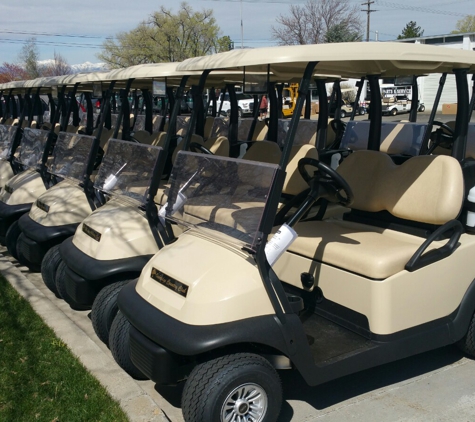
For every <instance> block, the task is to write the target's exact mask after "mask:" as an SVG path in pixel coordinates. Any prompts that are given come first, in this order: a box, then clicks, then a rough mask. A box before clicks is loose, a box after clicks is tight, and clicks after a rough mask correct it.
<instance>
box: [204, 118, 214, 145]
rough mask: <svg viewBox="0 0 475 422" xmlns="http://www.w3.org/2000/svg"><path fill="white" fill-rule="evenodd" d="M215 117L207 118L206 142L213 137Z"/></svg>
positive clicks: (205, 128)
mask: <svg viewBox="0 0 475 422" xmlns="http://www.w3.org/2000/svg"><path fill="white" fill-rule="evenodd" d="M213 123H214V117H213V116H206V120H205V127H204V134H203V135H204V139H205V141H206V140H207V139H208V138H209V137H210V136H211V130H212V129H213Z"/></svg>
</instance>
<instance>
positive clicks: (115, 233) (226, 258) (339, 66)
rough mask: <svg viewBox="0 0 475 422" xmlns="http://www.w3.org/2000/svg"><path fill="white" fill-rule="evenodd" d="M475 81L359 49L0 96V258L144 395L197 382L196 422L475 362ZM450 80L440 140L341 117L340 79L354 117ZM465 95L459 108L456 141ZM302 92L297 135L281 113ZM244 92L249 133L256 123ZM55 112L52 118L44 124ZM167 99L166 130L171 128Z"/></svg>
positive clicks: (435, 129)
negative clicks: (411, 364) (440, 354)
mask: <svg viewBox="0 0 475 422" xmlns="http://www.w3.org/2000/svg"><path fill="white" fill-rule="evenodd" d="M474 71H475V56H474V54H473V52H467V51H461V50H460V51H459V50H454V49H445V48H442V47H434V46H424V45H415V44H402V43H394V44H392V43H351V44H345V43H341V44H329V45H307V46H291V47H273V48H259V49H252V50H234V51H230V52H226V53H220V54H216V55H210V56H205V57H198V58H193V59H188V60H186V61H184V62H182V63H174V64H150V65H140V66H134V67H131V68H127V69H119V70H114V71H111V72H105V73H93V74H83V75H81V74H79V75H70V76H64V77H55V78H42V79H37V80H34V81H29V82H16V83H15V82H12V83H10V84H3V85H0V92H1V94H2V95H3V99H4V101H5V107H4V108H3V110H1V111H2V116H1V118H2V125H0V145H1V147H2V151H1V157H2V160H1V162H0V181H1V183H0V185H1V191H0V240H2V241H3V242H4V243H5V244H6V246H7V248H8V251H9V252H10V253H11V254H12V255H13V256H14V257H15V258H16V259H17V260H18V261H19V262H20V263H22V264H24V265H26V266H28V267H29V268H30V269H31V270H32V271H41V273H42V276H43V280H44V282H45V284H46V285H47V286H48V288H49V289H50V290H51V291H52V292H54V293H55V294H56V296H57V297H58V298H62V299H64V300H65V301H66V302H68V303H69V304H70V305H71V307H72V308H74V309H78V310H84V309H92V311H91V319H92V323H93V325H94V329H95V331H96V333H97V335H98V337H99V338H100V339H101V340H102V341H104V342H105V343H106V344H108V346H109V347H110V349H111V352H112V355H113V356H114V358H115V359H116V361H117V362H118V364H119V365H120V366H121V367H122V368H123V369H124V370H126V371H127V372H128V373H129V374H130V375H131V376H133V377H135V378H138V379H151V380H152V381H154V382H155V383H157V384H177V383H179V382H184V383H185V386H184V391H183V396H182V410H183V415H184V418H185V420H186V421H201V422H209V421H254V422H256V421H266V422H270V421H276V420H277V419H278V416H279V413H280V408H281V403H282V397H283V393H282V385H281V381H280V378H279V372H281V371H286V370H296V371H298V372H299V373H300V374H301V375H302V377H303V379H304V380H305V381H306V382H307V383H308V384H309V385H317V384H321V383H324V382H326V381H329V380H332V379H335V378H338V377H342V376H344V375H347V374H350V373H354V372H357V371H361V370H363V369H366V368H370V367H374V366H377V365H381V364H384V363H386V362H390V361H394V360H397V359H402V358H404V357H407V356H410V355H414V354H417V353H421V352H425V351H428V350H431V349H434V348H438V347H441V346H445V345H448V344H453V343H457V344H459V345H460V347H461V348H462V349H463V350H464V351H465V352H466V353H468V354H469V355H471V356H475V319H474V316H473V315H474V311H475V284H474V282H473V281H474V278H475V261H474V260H473V259H471V257H472V256H473V254H474V253H475V237H472V235H473V233H474V226H475V217H474V216H475V214H474V212H475V204H473V202H474V201H475V199H474V198H475V193H474V191H475V190H473V189H472V188H473V187H474V186H475V165H474V163H475V161H474V158H475V132H474V129H473V128H472V124H471V123H470V118H471V110H472V109H473V105H474V104H473V103H474V98H475V96H474V95H473V92H472V99H471V100H470V90H469V85H470V80H471V75H472V74H473V73H474ZM433 73H437V74H440V75H441V76H440V85H439V90H438V92H437V94H436V98H435V99H434V110H433V112H432V115H431V116H430V119H429V122H428V123H418V122H417V121H416V119H417V104H416V103H415V104H414V107H413V108H414V109H413V110H412V109H411V112H410V115H409V120H408V121H400V122H383V121H382V117H381V114H382V113H381V110H378V107H381V101H380V99H379V98H374V99H373V101H372V102H371V104H372V105H373V106H372V108H371V112H370V114H369V119H368V120H363V121H355V120H354V119H353V118H354V116H352V118H351V119H350V121H349V122H348V123H347V124H346V125H344V124H342V123H341V121H339V120H331V119H329V118H328V114H329V113H328V111H329V110H328V103H327V94H326V89H325V84H326V83H328V82H332V83H335V84H334V88H335V89H334V90H333V91H334V92H335V101H336V104H339V103H341V92H340V94H339V93H338V91H339V90H338V81H339V80H340V79H341V78H357V79H360V80H361V82H363V81H364V79H365V78H366V79H367V80H368V83H369V85H370V90H371V93H378V94H377V95H378V96H379V92H380V90H379V80H380V79H381V78H382V77H399V76H412V77H413V95H416V97H417V78H418V77H423V76H424V75H428V74H433ZM450 77H452V78H455V80H456V86H457V98H458V101H457V102H458V109H457V115H456V119H455V121H454V122H451V123H450V124H444V123H441V122H437V121H435V120H434V118H435V111H436V109H437V104H438V101H439V100H440V97H441V94H442V90H443V88H444V84H445V80H446V79H447V78H450ZM295 82H298V83H299V95H298V100H297V104H296V111H295V112H294V114H293V117H292V119H291V120H286V121H284V120H282V119H279V104H280V106H281V104H282V101H279V95H282V87H283V83H295ZM311 84H315V85H316V86H317V88H318V90H319V95H321V97H322V101H320V112H319V118H318V120H311V119H310V118H309V117H310V106H309V105H310V102H309V101H307V102H305V99H306V98H308V96H307V94H308V91H309V87H310V86H311ZM236 85H242V86H243V87H244V91H245V92H246V93H249V94H251V95H253V97H254V101H255V107H254V111H255V113H254V116H253V117H252V118H247V119H246V118H239V116H238V114H239V113H238V107H237V100H236V93H235V89H234V87H235V86H236ZM361 86H362V83H359V87H360V89H359V91H360V92H361ZM205 89H206V90H209V92H210V101H211V102H210V104H211V103H212V102H213V101H212V100H213V94H212V93H213V92H214V90H215V89H221V92H222V90H223V89H224V90H226V91H227V92H228V93H229V98H230V101H231V105H232V106H231V112H230V114H229V116H228V118H222V117H216V116H220V113H219V110H216V107H214V110H213V113H212V115H211V116H209V115H208V116H207V115H206V114H207V113H206V112H207V111H208V106H207V105H205V104H203V101H202V98H203V92H204V90H205ZM188 90H191V93H192V95H193V105H194V109H193V112H192V114H191V116H188V117H186V118H185V117H184V116H180V115H179V111H180V102H181V100H182V98H183V95H184V92H185V91H188ZM414 91H415V93H414ZM131 92H140V95H141V96H142V98H143V102H144V104H145V105H146V107H144V112H145V114H144V115H143V116H142V117H141V119H139V116H138V115H133V114H132V115H131V113H130V112H131V107H130V103H129V101H128V98H129V97H130V95H129V94H130V93H131ZM98 93H100V94H101V95H102V97H103V101H102V102H101V112H100V114H99V115H98V116H97V115H95V114H94V113H93V106H92V104H91V98H92V97H93V96H94V97H97V95H98ZM263 94H266V95H267V96H268V98H269V104H270V109H271V112H270V118H269V121H268V122H261V121H259V120H258V106H257V105H258V103H259V96H260V95H263ZM40 95H46V96H47V97H48V98H49V103H50V109H51V112H50V114H49V118H47V117H46V116H43V115H40V114H38V115H35V114H34V113H35V110H38V107H35V103H36V102H37V101H38V99H39V98H40ZM375 95H376V94H375ZM157 96H158V97H166V98H167V99H168V102H169V103H170V104H171V108H170V109H171V110H172V111H171V113H170V114H168V113H167V112H166V110H165V109H163V110H162V113H161V114H160V115H155V116H154V115H153V113H152V111H153V109H154V107H153V106H152V104H153V101H154V98H156V97H157ZM339 96H340V98H339ZM77 98H79V99H80V100H79V103H80V104H85V107H84V109H85V111H84V110H83V107H78V101H77ZM117 98H119V99H120V102H119V103H120V108H118V107H117V103H118V102H117ZM162 103H165V101H162ZM214 104H216V101H214ZM411 107H412V106H411ZM211 108H213V107H211ZM301 115H302V116H303V118H301V117H300V116H301ZM337 115H338V114H337ZM284 390H285V385H284Z"/></svg>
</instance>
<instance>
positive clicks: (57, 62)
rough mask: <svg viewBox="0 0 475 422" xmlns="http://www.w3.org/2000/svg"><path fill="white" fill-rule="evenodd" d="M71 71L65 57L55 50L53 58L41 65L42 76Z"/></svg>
mask: <svg viewBox="0 0 475 422" xmlns="http://www.w3.org/2000/svg"><path fill="white" fill-rule="evenodd" d="M71 73H72V69H71V66H69V64H68V62H67V61H66V59H65V58H64V57H63V56H62V55H61V54H60V53H57V52H56V51H55V52H54V59H53V60H52V61H51V62H50V63H48V64H46V65H44V66H42V67H41V75H42V76H61V75H69V74H71Z"/></svg>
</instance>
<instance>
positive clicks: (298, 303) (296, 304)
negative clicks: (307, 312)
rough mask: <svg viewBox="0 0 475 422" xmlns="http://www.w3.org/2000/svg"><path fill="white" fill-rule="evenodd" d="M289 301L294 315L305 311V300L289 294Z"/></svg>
mask: <svg viewBox="0 0 475 422" xmlns="http://www.w3.org/2000/svg"><path fill="white" fill-rule="evenodd" d="M287 300H288V301H289V303H290V307H291V309H292V312H293V313H295V314H298V313H299V312H300V311H303V308H304V306H303V299H302V298H301V297H300V296H297V295H290V294H288V295H287Z"/></svg>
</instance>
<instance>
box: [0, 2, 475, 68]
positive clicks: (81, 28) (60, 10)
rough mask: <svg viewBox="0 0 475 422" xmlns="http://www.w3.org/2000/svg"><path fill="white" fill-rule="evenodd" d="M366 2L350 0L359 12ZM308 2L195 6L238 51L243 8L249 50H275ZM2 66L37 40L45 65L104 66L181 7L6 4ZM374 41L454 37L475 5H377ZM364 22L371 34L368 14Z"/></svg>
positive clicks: (0, 29) (1, 16) (0, 14)
mask: <svg viewBox="0 0 475 422" xmlns="http://www.w3.org/2000/svg"><path fill="white" fill-rule="evenodd" d="M364 1H365V0H350V3H351V4H354V5H357V6H358V7H359V9H364V8H366V6H361V3H363V2H364ZM304 2H305V0H244V1H242V2H241V1H240V0H190V1H189V2H188V3H189V4H190V5H191V6H192V7H193V9H194V10H201V9H203V8H207V9H208V8H209V9H213V11H214V16H215V18H216V20H217V22H218V24H219V26H220V28H221V31H222V35H229V36H230V37H231V39H232V40H233V41H235V45H236V47H240V45H241V26H240V20H241V7H242V11H243V13H242V16H243V27H244V37H243V38H244V40H243V43H244V46H247V47H259V46H269V45H275V41H273V40H272V37H271V27H272V25H275V24H276V18H277V17H278V16H279V15H282V14H285V13H286V12H287V11H288V9H289V5H290V4H303V3H304ZM0 3H1V4H0V63H3V62H15V61H16V60H17V58H18V53H19V51H20V49H21V47H22V45H23V44H22V43H23V42H24V41H25V40H26V39H27V38H28V37H31V36H36V38H37V43H38V47H39V51H40V60H46V59H50V58H52V57H53V53H54V51H55V50H56V51H57V52H59V53H61V54H62V55H63V56H64V57H65V58H66V60H67V61H68V62H69V63H70V64H77V63H83V62H86V61H90V62H98V61H99V60H98V58H97V57H96V55H97V53H99V52H100V46H101V43H102V41H103V40H104V39H105V38H106V37H111V36H114V35H115V34H116V33H117V32H120V31H128V30H130V29H132V28H134V27H135V26H136V25H137V24H138V23H139V22H141V21H142V20H144V19H146V18H147V16H149V15H150V14H151V13H152V12H153V11H155V10H157V9H158V8H159V6H160V5H164V6H165V7H167V8H170V9H172V10H175V11H176V10H177V7H178V2H177V1H170V0H162V1H161V2H160V3H159V2H157V1H153V0H136V1H130V0H114V1H113V2H111V1H104V0H80V1H77V2H72V1H68V0H48V1H38V0H17V1H7V0H0ZM371 8H372V9H375V10H376V11H375V12H373V13H371V33H370V38H371V39H372V40H374V39H375V36H376V35H375V34H376V31H377V32H378V38H379V40H382V41H386V40H392V39H395V38H396V37H397V35H398V34H400V33H401V31H402V29H403V28H404V27H405V25H406V23H408V22H409V21H411V20H413V21H416V22H417V24H418V25H419V26H421V27H422V29H424V35H427V36H430V35H442V34H448V33H450V32H451V31H452V30H453V29H455V25H456V23H457V20H459V19H461V18H463V17H464V16H466V15H468V14H475V0H445V1H444V0H418V1H415V0H393V1H383V0H375V2H374V4H372V5H371ZM360 13H361V19H362V20H363V23H364V28H366V13H364V12H360Z"/></svg>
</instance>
